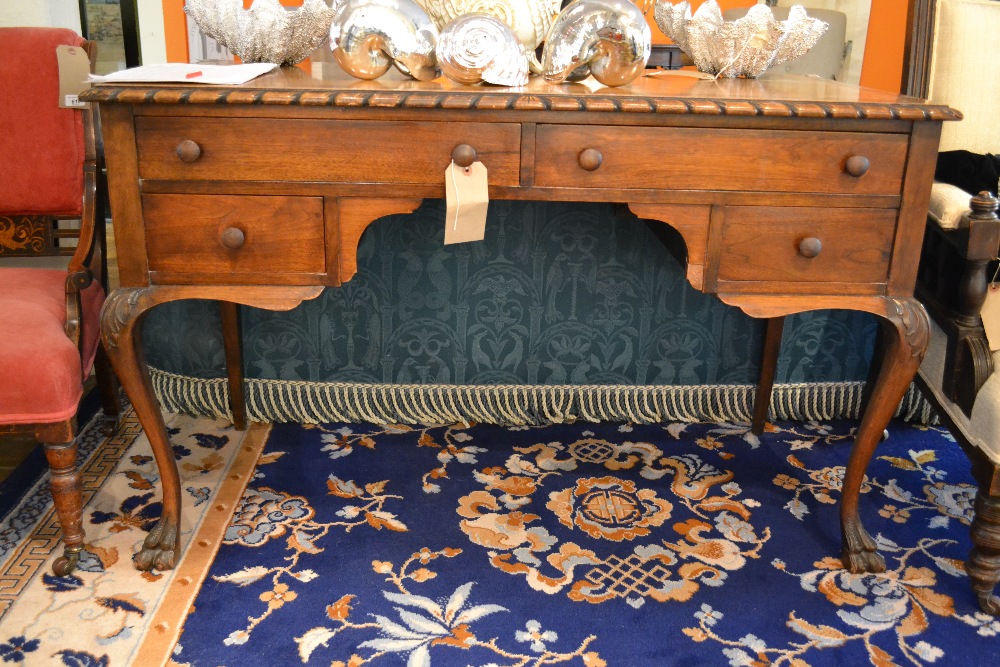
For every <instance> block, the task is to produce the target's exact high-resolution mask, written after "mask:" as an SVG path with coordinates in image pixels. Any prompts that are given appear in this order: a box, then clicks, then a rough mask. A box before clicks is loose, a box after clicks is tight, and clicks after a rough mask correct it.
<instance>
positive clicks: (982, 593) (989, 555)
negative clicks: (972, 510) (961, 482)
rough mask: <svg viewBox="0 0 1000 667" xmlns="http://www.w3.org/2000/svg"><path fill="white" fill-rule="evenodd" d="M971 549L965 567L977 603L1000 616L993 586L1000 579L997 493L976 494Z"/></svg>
mask: <svg viewBox="0 0 1000 667" xmlns="http://www.w3.org/2000/svg"><path fill="white" fill-rule="evenodd" d="M970 532H971V533H972V553H970V554H969V560H968V561H967V562H966V564H965V571H966V572H968V574H969V579H970V580H971V582H972V590H973V591H974V592H975V594H976V597H977V598H979V606H980V607H981V608H982V610H983V611H984V612H986V613H987V614H993V615H994V616H1000V598H998V597H997V596H996V595H994V594H993V589H994V588H996V585H997V583H998V582H1000V497H996V496H988V495H986V494H985V493H983V492H982V491H980V492H979V494H978V495H977V496H976V516H975V518H974V519H973V520H972V529H971V531H970Z"/></svg>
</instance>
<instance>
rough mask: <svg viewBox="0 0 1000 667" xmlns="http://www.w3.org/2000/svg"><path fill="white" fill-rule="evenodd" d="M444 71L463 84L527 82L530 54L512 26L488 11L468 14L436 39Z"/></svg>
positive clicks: (518, 84)
mask: <svg viewBox="0 0 1000 667" xmlns="http://www.w3.org/2000/svg"><path fill="white" fill-rule="evenodd" d="M437 59H438V66H439V67H440V68H441V72H442V73H443V74H444V75H445V76H446V77H448V78H449V79H451V80H452V81H457V82H458V83H463V84H467V85H468V84H474V83H479V82H480V81H485V82H486V83H492V84H495V85H498V86H523V85H524V84H526V83H528V55H527V53H525V50H524V46H523V45H522V44H521V40H519V39H518V38H517V35H515V34H514V31H513V30H511V29H510V27H509V26H508V25H507V24H506V23H503V22H501V21H499V20H498V19H495V18H493V17H492V16H489V15H487V14H466V15H464V16H459V17H458V18H456V19H454V20H453V21H451V22H450V23H449V24H448V25H446V26H445V27H444V29H443V30H441V34H440V35H439V36H438V42H437Z"/></svg>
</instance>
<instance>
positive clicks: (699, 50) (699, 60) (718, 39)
mask: <svg viewBox="0 0 1000 667" xmlns="http://www.w3.org/2000/svg"><path fill="white" fill-rule="evenodd" d="M653 16H654V18H655V19H656V25H658V26H660V30H662V31H663V33H664V34H665V35H666V36H667V37H669V38H670V39H672V40H673V41H674V42H675V43H676V44H677V46H679V47H680V48H681V50H682V51H684V53H686V54H688V56H690V57H691V60H693V61H694V64H695V67H697V68H698V69H699V70H701V71H702V72H707V73H709V74H714V75H715V76H720V77H726V78H736V77H747V78H756V77H758V76H760V75H761V74H763V73H764V72H766V71H767V70H768V69H769V68H771V67H774V66H775V65H780V64H781V63H784V62H787V61H789V60H792V59H793V58H798V57H799V56H801V55H803V54H805V53H806V51H808V50H809V49H811V48H812V47H814V46H815V45H816V42H817V41H818V40H819V38H820V37H821V36H822V35H823V33H824V32H826V29H827V27H828V26H827V24H826V23H825V22H824V21H820V20H819V19H816V18H812V17H810V16H808V15H807V14H806V10H805V9H804V8H803V7H802V6H801V5H793V6H792V7H791V8H789V10H788V19H787V20H785V21H778V20H775V18H774V15H773V14H772V13H771V8H770V7H768V6H766V5H754V6H752V7H750V9H749V10H748V11H747V13H746V15H744V16H742V17H740V18H739V19H737V20H735V21H723V19H722V11H721V10H720V9H719V5H718V3H716V2H715V0H708V1H707V2H705V4H703V5H702V6H701V7H699V8H698V11H696V12H695V13H694V14H693V15H692V14H691V6H690V5H689V4H688V3H687V2H686V1H685V2H681V3H678V4H676V5H673V4H671V3H669V2H666V1H665V0H659V1H658V2H657V4H656V9H655V11H654V13H653Z"/></svg>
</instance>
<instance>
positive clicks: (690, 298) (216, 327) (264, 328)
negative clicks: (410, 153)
mask: <svg viewBox="0 0 1000 667" xmlns="http://www.w3.org/2000/svg"><path fill="white" fill-rule="evenodd" d="M443 220H444V204H443V202H441V201H436V200H428V201H426V202H425V203H424V205H423V206H421V207H420V209H418V210H417V211H416V212H415V213H413V214H411V215H405V216H390V217H387V218H385V219H382V220H379V221H377V222H375V223H373V224H372V225H371V226H370V227H369V228H368V230H367V231H366V232H365V235H364V237H363V238H362V241H361V245H360V247H359V249H358V274H357V275H356V276H355V277H354V279H353V280H351V281H349V282H347V283H346V284H345V285H344V286H343V287H342V288H341V289H328V290H326V291H325V292H324V293H323V294H322V295H321V296H320V297H319V298H317V299H316V300H314V301H310V302H306V303H303V304H302V305H301V306H300V307H298V308H296V309H295V310H293V311H291V312H287V313H275V312H268V311H263V310H256V309H249V308H248V309H244V310H243V321H242V324H243V336H244V348H245V350H244V354H245V369H246V374H247V377H248V378H261V379H270V380H282V381H311V382H332V381H346V382H361V383H376V384H390V383H407V384H429V385H439V384H448V385H454V384H457V385H464V384H472V385H491V384H501V385H509V384H520V385H524V384H531V385H537V384H541V385H567V384H568V385H609V384H613V385H719V384H722V385H752V384H753V383H754V382H755V381H756V377H757V365H758V363H757V358H758V355H759V352H758V350H759V346H760V339H761V336H762V323H761V322H758V321H755V320H753V319H751V318H750V317H748V316H746V315H744V314H743V313H742V312H741V311H739V310H738V309H736V308H732V307H729V306H726V305H724V304H722V303H721V302H719V301H718V300H717V299H716V298H715V297H713V296H707V295H704V294H701V293H699V292H697V291H695V290H694V289H693V288H692V287H691V286H690V285H689V284H688V283H687V281H686V280H685V278H684V272H683V269H682V268H681V266H680V265H679V264H678V263H677V261H675V260H674V258H673V257H672V256H670V253H669V252H668V251H667V249H666V248H665V247H664V246H663V245H662V244H661V243H660V242H659V241H658V239H657V238H656V236H655V235H654V233H653V231H652V230H650V229H649V228H648V227H647V225H646V223H645V222H643V221H641V220H638V219H637V218H636V217H635V216H634V215H632V214H631V213H630V212H628V211H627V210H625V211H624V212H622V211H621V210H620V209H616V208H615V207H613V206H612V205H610V204H607V205H604V204H583V203H552V202H506V201H495V202H491V203H490V210H489V221H488V225H487V232H486V239H485V240H484V241H483V242H480V243H467V244H460V245H451V246H445V245H443V244H442V238H443V223H442V221H443ZM652 224H659V223H652ZM875 327H876V324H875V320H874V318H872V317H871V316H869V315H867V314H864V313H855V312H848V311H827V312H821V313H807V314H804V315H801V316H796V317H792V318H790V319H789V322H788V324H787V326H786V334H785V337H784V342H783V347H782V355H781V361H780V363H779V367H778V378H777V381H778V383H779V384H781V383H814V382H859V381H862V380H864V378H865V376H866V373H867V368H868V363H869V360H870V356H871V348H872V342H873V339H874V332H875ZM144 336H145V342H146V348H147V355H148V358H149V361H150V363H151V364H152V365H153V366H155V367H156V368H158V369H160V370H162V371H166V372H168V373H175V374H179V375H182V376H191V377H197V378H217V377H222V376H223V375H224V355H223V346H222V338H221V333H220V324H219V314H218V309H217V307H216V305H215V304H214V303H211V302H183V303H176V304H168V305H165V306H162V307H160V308H159V309H157V310H155V311H154V312H153V313H152V314H151V315H150V316H149V319H148V321H147V323H146V325H145V329H144Z"/></svg>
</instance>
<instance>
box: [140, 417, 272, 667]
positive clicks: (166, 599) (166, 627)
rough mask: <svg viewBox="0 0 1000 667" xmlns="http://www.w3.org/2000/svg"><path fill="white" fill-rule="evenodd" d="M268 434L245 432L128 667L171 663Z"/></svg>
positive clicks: (255, 429) (259, 429)
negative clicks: (192, 608)
mask: <svg viewBox="0 0 1000 667" xmlns="http://www.w3.org/2000/svg"><path fill="white" fill-rule="evenodd" d="M270 434H271V425H270V424H265V423H256V424H250V425H249V426H248V427H247V432H246V435H245V436H244V438H243V441H242V443H241V444H240V452H239V454H237V455H236V459H235V460H234V461H233V463H232V465H231V466H230V468H229V471H228V472H227V473H226V476H225V479H224V480H223V481H222V484H221V485H220V486H219V489H218V491H217V492H216V496H215V499H214V500H213V503H212V507H211V508H210V509H209V511H208V512H206V514H205V516H204V518H203V519H202V522H201V524H200V525H199V526H198V528H197V529H196V530H195V532H194V535H192V537H191V541H190V542H189V543H188V545H187V547H186V549H185V551H184V553H183V554H182V556H181V560H180V563H179V564H178V565H177V567H176V568H174V573H173V575H172V577H171V579H170V582H169V583H168V584H167V586H166V587H165V588H164V590H163V591H162V594H161V600H162V602H161V603H160V604H159V606H158V607H157V609H156V611H155V612H154V614H153V617H152V618H151V619H150V621H149V623H147V624H146V628H145V630H144V632H143V636H142V637H141V638H140V640H139V648H138V649H137V650H136V651H135V652H134V653H133V659H132V664H135V665H166V664H167V663H168V661H169V660H170V656H171V655H172V654H173V651H174V646H176V644H177V640H178V639H179V638H180V635H181V631H182V630H183V629H184V621H185V619H186V618H187V616H188V613H189V612H190V611H191V607H192V605H193V604H194V599H195V597H196V596H197V595H198V590H199V589H200V588H201V585H202V583H203V582H204V581H205V577H207V576H208V571H209V569H210V568H211V566H212V561H214V560H215V555H216V554H217V553H218V551H219V548H220V547H221V546H222V539H223V537H224V536H225V534H226V529H227V528H228V527H229V523H230V520H231V519H232V517H233V513H234V512H235V510H236V507H237V506H238V505H239V502H240V499H241V498H242V497H243V492H244V491H246V487H247V485H248V484H249V483H250V479H251V477H252V476H253V471H254V469H255V468H256V466H257V460H258V459H259V458H260V454H261V452H262V451H263V449H264V445H265V444H266V443H267V439H268V436H269V435H270Z"/></svg>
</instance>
